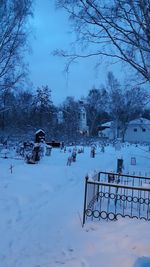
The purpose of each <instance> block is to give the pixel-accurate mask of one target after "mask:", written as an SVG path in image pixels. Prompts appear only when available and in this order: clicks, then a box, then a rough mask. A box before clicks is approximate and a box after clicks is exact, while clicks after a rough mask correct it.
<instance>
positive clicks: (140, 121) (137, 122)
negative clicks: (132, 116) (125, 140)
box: [129, 118, 150, 125]
mask: <svg viewBox="0 0 150 267" xmlns="http://www.w3.org/2000/svg"><path fill="white" fill-rule="evenodd" d="M129 125H150V120H148V119H145V118H139V119H136V120H132V121H130V122H129Z"/></svg>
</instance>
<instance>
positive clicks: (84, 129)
mask: <svg viewBox="0 0 150 267" xmlns="http://www.w3.org/2000/svg"><path fill="white" fill-rule="evenodd" d="M79 104H80V108H79V132H80V133H81V134H86V135H88V134H89V127H88V125H87V116H86V109H85V107H84V104H83V102H82V101H80V102H79Z"/></svg>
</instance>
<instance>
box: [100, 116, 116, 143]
mask: <svg viewBox="0 0 150 267" xmlns="http://www.w3.org/2000/svg"><path fill="white" fill-rule="evenodd" d="M112 126H113V121H108V122H106V123H103V124H101V125H100V126H99V127H98V136H99V137H101V138H106V139H109V140H113V139H114V130H113V127H112Z"/></svg>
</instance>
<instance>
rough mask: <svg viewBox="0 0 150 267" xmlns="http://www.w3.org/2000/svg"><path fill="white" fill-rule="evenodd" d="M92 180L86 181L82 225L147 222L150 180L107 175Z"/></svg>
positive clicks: (149, 211) (100, 174) (140, 177)
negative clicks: (125, 220)
mask: <svg viewBox="0 0 150 267" xmlns="http://www.w3.org/2000/svg"><path fill="white" fill-rule="evenodd" d="M93 178H94V179H93ZM93 178H90V179H89V177H86V179H85V195H84V210H83V225H84V224H85V221H86V220H101V219H105V220H117V219H119V218H121V217H124V218H125V217H128V218H137V219H143V220H148V221H150V178H148V177H143V176H132V175H125V174H119V173H109V172H99V173H97V174H95V175H94V177H93Z"/></svg>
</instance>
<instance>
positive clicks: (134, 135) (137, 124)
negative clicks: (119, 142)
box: [125, 118, 150, 143]
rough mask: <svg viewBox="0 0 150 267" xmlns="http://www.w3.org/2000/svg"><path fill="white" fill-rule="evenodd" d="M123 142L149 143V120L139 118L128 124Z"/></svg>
mask: <svg viewBox="0 0 150 267" xmlns="http://www.w3.org/2000/svg"><path fill="white" fill-rule="evenodd" d="M125 141H129V142H148V143H150V120H147V119H144V118H139V119H136V120H132V121H130V122H129V124H128V127H127V130H126V133H125Z"/></svg>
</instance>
